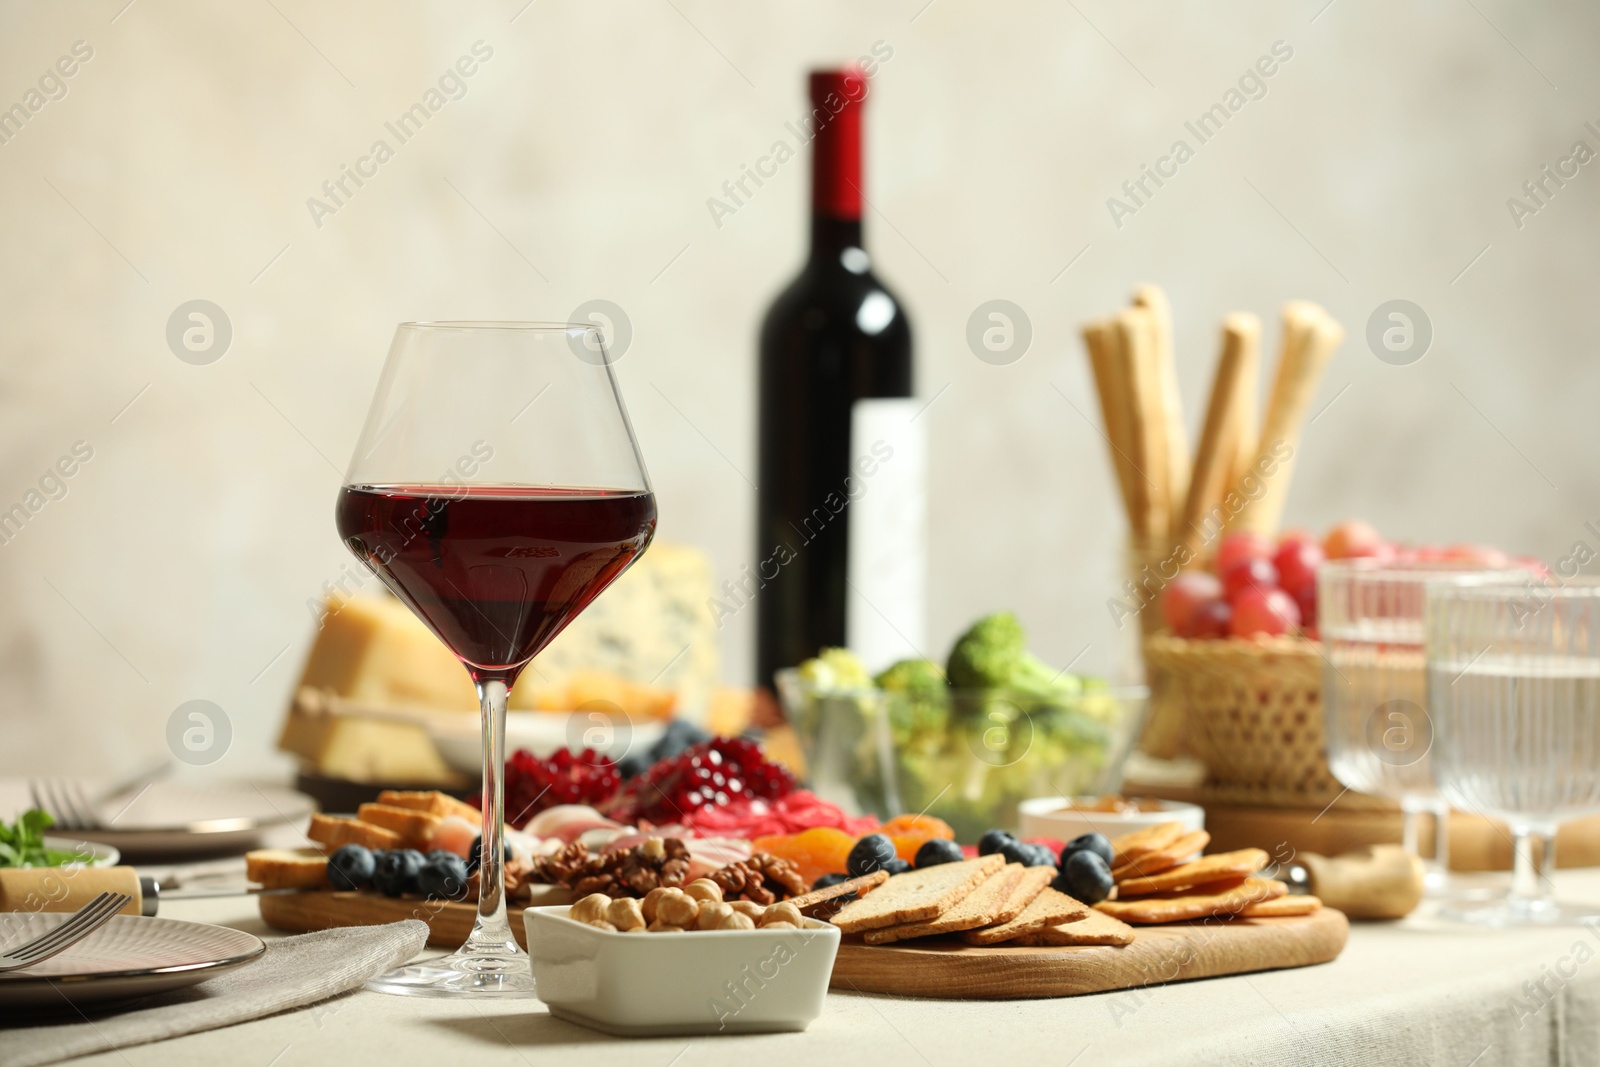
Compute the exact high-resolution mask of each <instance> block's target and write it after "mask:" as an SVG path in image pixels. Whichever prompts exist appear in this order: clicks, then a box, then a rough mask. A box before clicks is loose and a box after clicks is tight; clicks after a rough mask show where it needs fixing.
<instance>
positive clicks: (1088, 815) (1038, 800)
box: [1017, 797, 1206, 841]
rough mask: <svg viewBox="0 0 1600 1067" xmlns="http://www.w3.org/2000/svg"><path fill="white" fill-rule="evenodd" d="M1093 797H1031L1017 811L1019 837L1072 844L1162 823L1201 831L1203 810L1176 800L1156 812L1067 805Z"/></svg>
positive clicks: (1163, 802) (1204, 823)
mask: <svg viewBox="0 0 1600 1067" xmlns="http://www.w3.org/2000/svg"><path fill="white" fill-rule="evenodd" d="M1096 799H1098V798H1096V797H1034V798H1032V799H1031V800H1024V801H1023V802H1022V804H1021V805H1020V806H1019V807H1018V809H1017V810H1018V817H1019V821H1020V822H1021V833H1020V836H1021V837H1022V838H1024V839H1027V838H1030V837H1053V838H1055V839H1056V840H1057V841H1071V840H1072V839H1073V838H1074V837H1077V836H1078V835H1079V834H1087V833H1090V832H1091V831H1093V832H1098V833H1102V834H1105V835H1106V836H1107V837H1110V838H1115V837H1117V836H1119V835H1121V834H1126V833H1130V832H1132V831H1134V830H1139V829H1143V828H1144V827H1146V826H1155V825H1156V824H1158V823H1164V822H1173V821H1177V822H1181V823H1183V825H1184V827H1185V829H1189V830H1204V829H1205V827H1206V813H1205V809H1203V808H1198V807H1196V806H1195V805H1193V804H1184V803H1182V802H1181V801H1177V800H1163V801H1160V802H1159V803H1160V804H1161V807H1160V809H1159V810H1157V811H1134V812H1127V813H1121V812H1113V811H1084V810H1082V809H1080V808H1070V807H1068V806H1067V805H1068V804H1070V803H1072V802H1073V801H1074V800H1076V801H1078V802H1080V803H1083V802H1091V803H1092V802H1093V801H1094V800H1096Z"/></svg>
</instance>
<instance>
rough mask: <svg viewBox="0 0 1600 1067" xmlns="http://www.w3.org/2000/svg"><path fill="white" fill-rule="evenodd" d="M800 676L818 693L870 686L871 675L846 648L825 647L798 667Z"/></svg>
mask: <svg viewBox="0 0 1600 1067" xmlns="http://www.w3.org/2000/svg"><path fill="white" fill-rule="evenodd" d="M799 671H800V677H801V678H804V679H805V680H806V681H808V682H810V683H811V685H812V687H813V688H815V689H816V691H817V692H819V693H838V692H851V691H853V690H858V689H870V688H872V676H871V675H869V674H868V673H867V668H866V667H865V666H864V665H863V664H862V662H861V661H860V660H859V659H857V658H856V654H855V653H854V652H851V651H850V650H849V649H848V648H825V649H823V650H822V651H821V652H818V653H817V655H816V657H815V658H814V659H808V660H806V661H805V662H804V663H802V664H800V667H799Z"/></svg>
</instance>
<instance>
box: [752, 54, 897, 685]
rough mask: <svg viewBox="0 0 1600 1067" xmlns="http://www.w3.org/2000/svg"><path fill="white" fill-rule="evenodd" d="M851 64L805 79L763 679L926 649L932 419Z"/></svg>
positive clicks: (764, 402)
mask: <svg viewBox="0 0 1600 1067" xmlns="http://www.w3.org/2000/svg"><path fill="white" fill-rule="evenodd" d="M867 86H868V80H867V78H866V77H865V76H863V74H862V73H861V71H859V70H856V69H853V68H851V69H845V70H829V71H816V72H813V73H812V74H811V77H810V92H811V104H812V111H811V119H810V122H809V123H808V126H809V129H810V133H811V145H812V171H811V250H810V255H809V256H808V258H807V260H806V264H805V266H804V267H803V268H802V269H801V271H800V274H799V276H798V277H797V278H796V279H795V280H794V281H793V282H792V283H791V284H790V285H789V287H788V288H786V289H785V290H784V291H783V292H782V293H781V294H780V295H779V296H778V298H777V299H776V300H775V301H774V302H773V304H772V307H771V308H770V309H769V310H768V312H767V316H766V319H765V321H764V322H763V324H762V327H761V365H760V416H759V417H760V453H761V458H760V486H759V489H758V492H757V496H758V504H757V522H758V538H757V557H756V558H757V560H758V563H757V566H756V569H755V570H756V573H755V575H754V577H755V578H756V579H757V581H758V583H759V585H760V589H759V591H758V592H757V594H756V601H757V605H758V606H757V614H758V618H757V650H756V672H757V673H756V681H757V683H758V684H759V685H763V686H767V685H771V684H772V675H773V672H774V671H776V670H778V669H780V668H782V667H786V666H793V665H795V664H797V663H799V662H800V661H802V660H804V659H807V658H809V657H811V656H814V655H816V654H817V651H818V649H820V648H822V647H825V646H837V645H845V646H847V647H849V648H851V649H853V650H854V651H855V652H856V653H857V654H858V655H860V656H861V658H862V659H863V661H864V662H865V663H866V664H867V666H868V667H869V668H870V669H873V670H878V669H881V668H882V667H884V666H887V665H888V664H889V663H890V662H892V661H893V660H895V659H899V658H902V657H904V656H912V655H916V654H917V651H916V650H917V648H918V646H920V645H921V644H923V643H924V642H923V639H922V631H923V627H924V612H925V605H924V594H923V584H924V580H925V570H926V552H925V549H924V541H925V527H926V510H927V509H926V502H925V489H924V482H925V466H926V462H925V455H926V448H925V445H924V438H923V423H922V422H920V420H918V419H917V415H918V405H917V403H916V401H914V400H912V399H911V325H910V323H909V322H908V321H907V319H906V314H905V309H904V308H903V307H902V306H901V304H900V302H899V301H898V300H897V299H895V297H894V295H893V294H892V293H891V292H890V291H889V290H888V289H887V288H886V287H885V286H884V284H883V283H882V282H881V281H879V280H878V278H877V276H876V275H874V274H873V272H872V262H871V260H870V259H869V258H868V256H867V252H866V249H865V247H864V246H863V244H862V237H861V208H862V205H863V203H864V202H865V197H864V196H863V195H862V188H863V183H862V177H861V172H862V166H861V156H862V153H861V141H862V138H861V116H862V111H863V105H864V104H865V101H866V97H867Z"/></svg>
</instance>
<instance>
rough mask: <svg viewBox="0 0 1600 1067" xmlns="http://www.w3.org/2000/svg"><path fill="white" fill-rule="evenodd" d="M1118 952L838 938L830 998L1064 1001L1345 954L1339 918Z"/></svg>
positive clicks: (1143, 940) (1222, 924) (1170, 932)
mask: <svg viewBox="0 0 1600 1067" xmlns="http://www.w3.org/2000/svg"><path fill="white" fill-rule="evenodd" d="M1134 931H1135V933H1134V940H1133V943H1132V944H1130V945H1124V946H1121V947H1114V946H1107V945H1096V946H1084V947H1077V948H1024V947H1021V946H1017V947H1010V946H1006V945H992V946H988V947H981V948H980V947H977V946H973V945H967V944H963V943H962V942H961V941H958V940H956V939H955V938H927V939H923V940H918V941H911V942H902V943H900V944H895V945H868V944H864V943H863V942H862V941H861V940H860V938H856V937H846V938H845V939H844V940H843V941H842V942H841V943H840V945H839V955H838V956H837V958H835V960H834V963H833V988H834V989H841V990H844V989H853V990H857V991H859V992H863V993H890V994H893V995H896V996H908V997H939V998H941V999H947V1000H952V999H976V1000H1000V999H1008V998H1019V997H1024V998H1025V997H1072V996H1077V995H1078V994H1080V993H1104V992H1107V991H1110V990H1115V989H1135V988H1139V987H1142V986H1148V985H1156V984H1160V983H1162V982H1182V981H1186V980H1188V979H1191V978H1215V977H1217V976H1219V975H1227V974H1248V973H1250V972H1252V971H1271V970H1277V969H1278V968H1282V967H1305V966H1308V965H1310V964H1313V963H1327V962H1328V961H1329V960H1331V959H1333V958H1334V957H1335V956H1337V955H1339V952H1340V951H1341V950H1342V949H1343V948H1344V943H1345V941H1346V939H1347V938H1348V937H1349V936H1350V923H1349V921H1348V920H1347V919H1346V918H1345V917H1344V914H1343V913H1342V912H1338V911H1335V910H1334V909H1332V908H1323V909H1322V910H1321V911H1318V912H1317V913H1316V914H1314V915H1307V916H1303V917H1297V918H1283V919H1229V920H1225V921H1219V922H1211V923H1198V922H1196V923H1176V924H1172V925H1168V926H1138V927H1134Z"/></svg>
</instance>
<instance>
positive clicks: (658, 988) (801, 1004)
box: [522, 906, 839, 1037]
mask: <svg viewBox="0 0 1600 1067" xmlns="http://www.w3.org/2000/svg"><path fill="white" fill-rule="evenodd" d="M568 910H569V909H568V908H567V907H566V906H561V907H550V908H528V909H526V910H524V911H523V913H522V921H523V923H524V924H526V928H527V932H528V954H529V956H530V957H531V963H532V966H533V977H534V979H535V980H536V981H537V982H538V985H539V999H540V1000H542V1001H544V1002H545V1004H546V1005H548V1006H549V1008H550V1014H551V1015H554V1016H556V1017H557V1018H561V1019H566V1020H567V1021H569V1022H575V1023H579V1024H580V1025H583V1026H588V1027H591V1028H593V1029H595V1030H600V1031H603V1032H605V1033H608V1034H619V1035H621V1036H623V1037H644V1036H647V1035H654V1034H750V1033H767V1032H773V1031H785V1030H790V1031H792V1030H804V1029H805V1028H806V1027H807V1026H809V1025H810V1024H811V1020H813V1019H815V1018H816V1017H817V1016H818V1015H821V1014H822V1007H823V1003H824V1001H825V1000H826V998H827V994H828V979H829V977H830V976H831V975H832V974H833V958H834V956H835V955H837V954H838V951H839V928H838V927H837V926H834V925H833V924H832V923H825V922H818V921H817V920H816V919H807V920H806V929H804V930H693V931H686V932H684V933H681V934H650V933H644V934H621V933H615V932H609V931H606V930H601V929H598V928H596V927H593V926H589V925H587V924H585V923H580V922H574V921H573V920H571V919H569V918H567V912H568Z"/></svg>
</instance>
